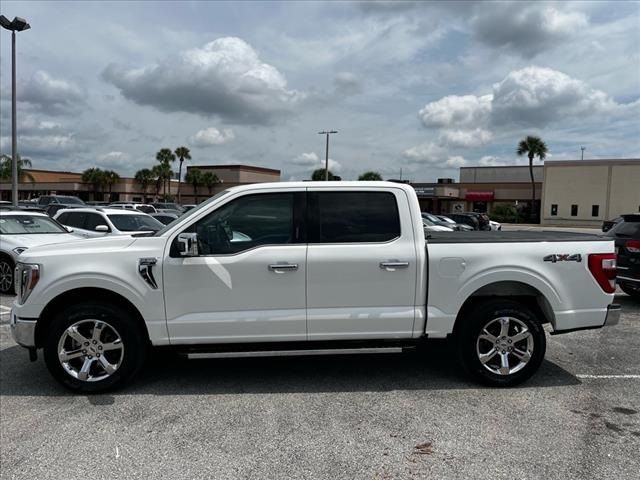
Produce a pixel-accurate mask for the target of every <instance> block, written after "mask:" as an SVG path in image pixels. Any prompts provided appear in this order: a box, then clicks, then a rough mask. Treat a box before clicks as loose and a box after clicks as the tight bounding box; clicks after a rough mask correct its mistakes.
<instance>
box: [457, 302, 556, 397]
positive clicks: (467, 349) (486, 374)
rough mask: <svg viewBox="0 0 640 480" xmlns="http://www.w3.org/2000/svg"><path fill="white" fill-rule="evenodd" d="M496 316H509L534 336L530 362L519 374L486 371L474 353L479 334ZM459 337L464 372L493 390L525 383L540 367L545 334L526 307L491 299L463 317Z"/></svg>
mask: <svg viewBox="0 0 640 480" xmlns="http://www.w3.org/2000/svg"><path fill="white" fill-rule="evenodd" d="M499 317H512V318H516V319H518V320H520V321H521V322H523V323H524V324H525V325H526V326H527V328H528V329H529V331H530V332H531V334H532V336H533V342H534V345H533V354H532V356H531V359H530V360H529V363H527V365H526V366H525V367H524V368H523V369H522V370H520V371H518V372H516V373H513V374H511V375H504V376H503V375H497V374H495V373H493V372H490V371H489V370H487V369H486V368H485V367H484V366H483V365H482V363H481V362H480V359H479V358H478V355H477V351H476V343H477V339H478V335H479V334H480V331H481V330H482V329H483V328H484V327H485V326H486V325H487V323H489V322H490V321H491V320H494V319H496V318H499ZM461 320H462V321H463V322H464V325H463V326H462V329H461V332H460V334H459V336H458V353H459V358H460V360H461V363H462V365H463V367H464V369H465V370H466V371H467V373H468V374H470V375H471V376H472V377H473V379H474V380H476V381H479V382H480V383H483V384H485V385H490V386H495V387H510V386H514V385H518V384H520V383H522V382H524V381H526V380H528V379H529V378H530V377H531V376H532V375H533V374H534V373H535V372H536V371H537V370H538V368H539V367H540V364H541V363H542V361H543V360H544V355H545V352H546V334H545V331H544V328H543V327H542V325H541V322H540V321H539V320H537V319H536V317H535V314H534V313H533V311H532V310H531V309H529V308H527V307H526V306H524V305H521V304H519V303H517V302H514V301H509V300H506V301H501V300H494V301H489V302H487V303H485V304H484V305H482V306H480V307H479V308H476V309H474V310H473V311H472V312H471V313H470V314H468V315H467V316H466V317H465V318H462V319H461Z"/></svg>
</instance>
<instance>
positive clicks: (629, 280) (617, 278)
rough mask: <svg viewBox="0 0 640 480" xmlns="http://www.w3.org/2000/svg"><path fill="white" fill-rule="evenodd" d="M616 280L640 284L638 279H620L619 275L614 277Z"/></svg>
mask: <svg viewBox="0 0 640 480" xmlns="http://www.w3.org/2000/svg"><path fill="white" fill-rule="evenodd" d="M616 280H624V281H625V282H633V283H640V278H631V277H621V276H620V275H618V276H617V277H616Z"/></svg>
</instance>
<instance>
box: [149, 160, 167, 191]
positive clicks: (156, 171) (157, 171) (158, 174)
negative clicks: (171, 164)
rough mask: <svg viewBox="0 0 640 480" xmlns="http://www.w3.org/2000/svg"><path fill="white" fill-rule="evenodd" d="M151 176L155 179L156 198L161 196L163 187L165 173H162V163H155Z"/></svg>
mask: <svg viewBox="0 0 640 480" xmlns="http://www.w3.org/2000/svg"><path fill="white" fill-rule="evenodd" d="M151 176H152V177H153V180H154V187H155V189H154V190H155V196H156V198H158V197H159V196H160V189H161V188H162V181H163V179H164V178H163V173H162V167H161V166H160V165H155V166H154V167H153V168H152V169H151Z"/></svg>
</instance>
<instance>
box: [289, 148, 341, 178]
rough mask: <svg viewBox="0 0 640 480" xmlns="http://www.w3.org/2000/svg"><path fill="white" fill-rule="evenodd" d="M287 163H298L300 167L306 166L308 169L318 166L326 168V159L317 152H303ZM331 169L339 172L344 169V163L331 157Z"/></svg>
mask: <svg viewBox="0 0 640 480" xmlns="http://www.w3.org/2000/svg"><path fill="white" fill-rule="evenodd" d="M287 163H290V164H292V165H297V166H299V167H305V169H307V170H315V169H317V168H324V166H325V159H324V158H320V157H319V156H318V154H317V153H316V152H308V153H301V154H300V155H298V156H297V157H295V158H292V159H290V160H289V161H288V162H287ZM329 170H331V171H332V172H333V173H339V172H340V171H342V165H341V164H340V162H338V161H336V160H334V159H332V158H330V159H329Z"/></svg>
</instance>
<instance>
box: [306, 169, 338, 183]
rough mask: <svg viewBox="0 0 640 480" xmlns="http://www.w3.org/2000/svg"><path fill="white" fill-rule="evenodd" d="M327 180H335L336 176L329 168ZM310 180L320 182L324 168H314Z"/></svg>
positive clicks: (322, 178)
mask: <svg viewBox="0 0 640 480" xmlns="http://www.w3.org/2000/svg"><path fill="white" fill-rule="evenodd" d="M328 177H329V180H335V179H336V176H335V175H334V174H333V173H331V170H329V175H328ZM311 180H313V181H315V182H320V181H322V180H324V168H318V169H317V170H314V171H313V173H312V174H311Z"/></svg>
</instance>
